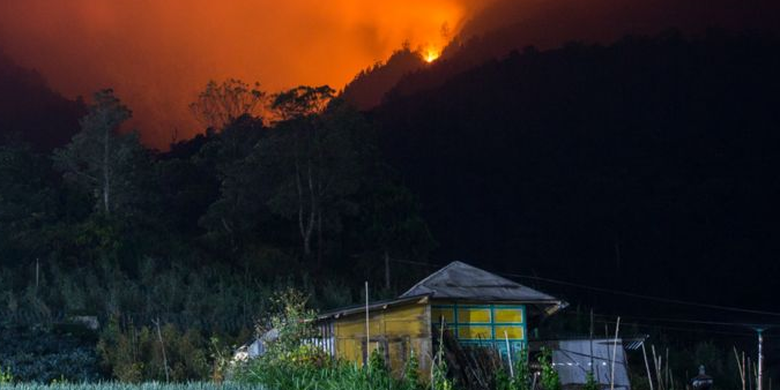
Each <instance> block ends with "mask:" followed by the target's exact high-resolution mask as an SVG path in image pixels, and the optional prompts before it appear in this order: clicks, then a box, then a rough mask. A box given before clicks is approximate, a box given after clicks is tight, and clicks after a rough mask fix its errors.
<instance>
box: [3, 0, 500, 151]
mask: <svg viewBox="0 0 780 390" xmlns="http://www.w3.org/2000/svg"><path fill="white" fill-rule="evenodd" d="M484 3H485V2H484V1H480V0H380V1H365V0H328V1H317V0H284V1H281V0H226V1H220V2H216V1H212V0H165V1H160V0H67V1H51V0H24V1H14V0H0V47H1V48H2V50H4V51H5V52H6V53H7V54H8V55H10V56H11V57H12V58H14V60H15V61H16V62H18V63H19V64H20V65H22V66H25V67H28V68H35V69H38V70H39V71H40V72H41V73H43V75H44V76H45V77H46V78H47V79H48V80H49V83H50V84H51V86H52V87H53V88H54V89H56V90H58V91H60V92H61V93H63V94H65V95H66V96H68V97H75V96H78V95H83V96H91V94H92V93H93V92H94V91H96V90H98V89H101V88H105V87H113V88H114V89H115V90H116V93H117V95H118V96H119V97H120V98H121V99H123V101H125V102H126V103H127V104H128V105H129V106H130V107H131V108H132V109H133V112H134V123H133V125H134V126H135V127H137V128H138V129H139V130H140V131H141V133H142V137H143V140H144V141H145V142H147V143H149V144H151V145H153V146H156V147H160V148H165V147H166V146H167V144H168V143H169V142H170V141H171V139H172V135H173V134H178V137H179V139H182V138H186V137H190V136H193V135H194V134H195V133H196V132H199V131H202V129H200V128H199V127H198V125H197V123H196V122H195V121H194V120H193V119H192V118H191V114H190V112H189V111H188V109H187V104H188V103H190V102H192V101H193V100H194V98H195V96H196V95H197V93H198V91H200V90H201V89H202V88H203V87H204V86H205V85H206V83H207V82H208V81H209V80H210V79H216V80H223V79H226V78H229V77H234V78H239V79H242V80H244V81H246V82H249V83H253V82H255V81H258V82H260V84H261V86H262V88H263V89H265V90H267V91H269V92H276V91H278V90H281V89H284V88H290V87H293V86H297V85H300V84H305V85H322V84H329V85H330V86H331V87H333V88H335V89H337V90H338V89H341V88H343V87H344V85H345V84H346V83H348V82H349V81H350V80H351V79H352V78H353V77H354V76H355V74H357V73H358V72H359V71H360V70H362V69H364V68H366V67H368V66H370V65H372V64H374V63H375V62H377V61H380V60H385V59H386V58H387V57H388V56H389V55H390V54H391V53H392V52H393V51H394V50H397V49H400V48H401V47H402V44H403V43H404V42H408V43H409V45H410V47H413V48H415V47H423V48H426V51H424V52H423V54H424V56H425V57H426V59H428V60H429V61H432V60H433V59H435V58H436V57H438V55H439V51H440V50H441V48H443V47H444V46H445V45H446V44H447V41H448V40H449V39H450V38H451V37H452V35H453V34H455V33H456V32H457V30H458V28H459V27H460V26H461V25H462V23H463V22H464V20H465V19H466V18H467V17H468V15H470V14H472V13H473V12H474V11H475V9H476V7H478V6H479V7H481V6H483V5H484Z"/></svg>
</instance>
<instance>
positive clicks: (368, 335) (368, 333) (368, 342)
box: [363, 280, 371, 368]
mask: <svg viewBox="0 0 780 390" xmlns="http://www.w3.org/2000/svg"><path fill="white" fill-rule="evenodd" d="M369 349H371V327H370V326H369V315H368V280H366V357H365V359H364V360H363V365H365V366H366V367H369V368H371V366H370V365H369V364H368V357H369V356H370V354H369Z"/></svg>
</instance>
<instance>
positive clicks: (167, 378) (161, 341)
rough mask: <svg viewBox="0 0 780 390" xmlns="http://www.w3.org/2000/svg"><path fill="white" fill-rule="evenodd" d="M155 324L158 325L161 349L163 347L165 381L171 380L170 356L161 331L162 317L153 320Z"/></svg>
mask: <svg viewBox="0 0 780 390" xmlns="http://www.w3.org/2000/svg"><path fill="white" fill-rule="evenodd" d="M152 322H153V323H154V326H155V327H157V338H158V339H159V340H160V349H162V357H163V368H165V382H170V381H171V378H170V374H169V373H168V358H167V356H166V355H165V343H164V342H163V338H162V332H161V331H160V319H159V318H157V319H156V320H152Z"/></svg>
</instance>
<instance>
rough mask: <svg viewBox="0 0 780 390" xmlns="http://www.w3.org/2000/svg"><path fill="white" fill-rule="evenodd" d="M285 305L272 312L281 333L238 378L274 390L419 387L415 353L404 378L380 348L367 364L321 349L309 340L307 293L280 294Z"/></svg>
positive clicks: (238, 372)
mask: <svg viewBox="0 0 780 390" xmlns="http://www.w3.org/2000/svg"><path fill="white" fill-rule="evenodd" d="M275 302H278V303H279V304H280V305H279V306H278V307H277V308H276V310H275V312H274V314H272V315H271V317H270V320H269V321H268V323H269V324H271V325H272V327H273V328H274V329H275V330H276V331H277V332H278V334H277V337H276V338H275V339H274V340H273V341H269V343H268V346H267V347H268V349H267V353H266V354H264V355H263V356H261V357H259V358H257V359H254V360H251V361H249V362H246V363H245V364H243V365H241V366H238V367H237V368H236V369H235V371H234V372H233V373H232V379H233V380H234V381H236V382H241V383H250V384H261V385H264V387H266V388H269V389H278V390H298V389H315V388H316V389H322V390H352V389H383V390H416V389H420V388H421V387H420V384H421V383H420V381H419V379H418V378H417V376H416V375H417V374H416V372H415V373H414V374H411V373H410V372H411V371H415V370H414V369H413V367H414V366H412V364H415V362H416V358H410V360H409V362H410V363H409V364H408V365H407V367H406V370H405V372H406V375H404V377H403V378H400V379H399V378H394V377H393V376H392V375H390V372H389V371H388V368H387V364H386V362H385V360H384V352H383V351H382V350H381V349H375V350H374V351H372V353H371V355H370V358H369V364H368V367H360V366H358V365H357V364H355V363H351V362H346V361H340V360H336V359H333V358H332V357H330V356H328V355H327V354H326V353H325V352H324V351H322V350H321V349H319V348H317V347H315V346H312V345H307V344H306V343H305V340H306V339H307V338H309V337H310V336H311V334H312V332H314V328H313V325H312V322H311V321H308V320H310V319H311V318H313V317H314V315H315V313H314V311H312V310H310V309H307V308H306V302H307V298H306V296H305V295H303V294H301V293H300V292H297V291H294V290H287V291H284V292H282V293H280V294H279V295H277V296H276V298H275Z"/></svg>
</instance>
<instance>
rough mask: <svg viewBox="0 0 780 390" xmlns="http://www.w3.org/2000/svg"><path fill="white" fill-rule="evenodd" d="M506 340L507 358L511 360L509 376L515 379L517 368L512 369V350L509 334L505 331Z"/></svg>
mask: <svg viewBox="0 0 780 390" xmlns="http://www.w3.org/2000/svg"><path fill="white" fill-rule="evenodd" d="M504 340H506V358H507V360H509V376H511V377H512V378H514V377H515V368H514V367H512V349H511V348H509V334H507V332H506V331H504Z"/></svg>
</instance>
